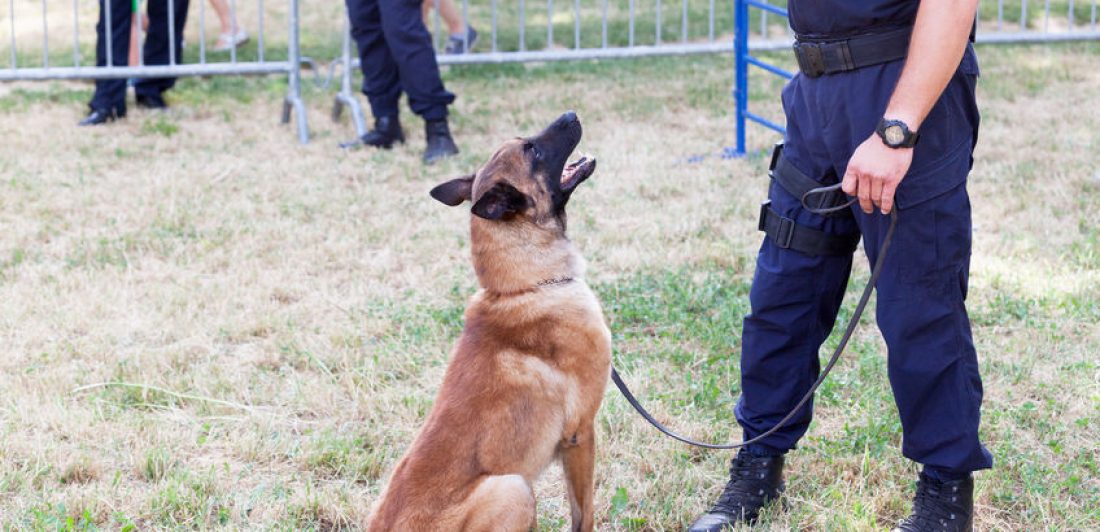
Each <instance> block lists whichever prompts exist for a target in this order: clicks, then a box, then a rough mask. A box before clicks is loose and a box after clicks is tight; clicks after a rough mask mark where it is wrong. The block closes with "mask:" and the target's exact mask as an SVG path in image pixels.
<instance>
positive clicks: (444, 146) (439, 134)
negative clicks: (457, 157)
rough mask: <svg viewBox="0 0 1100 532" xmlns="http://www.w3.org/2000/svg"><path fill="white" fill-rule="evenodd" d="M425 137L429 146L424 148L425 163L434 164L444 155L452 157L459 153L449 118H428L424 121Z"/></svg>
mask: <svg viewBox="0 0 1100 532" xmlns="http://www.w3.org/2000/svg"><path fill="white" fill-rule="evenodd" d="M424 137H425V138H426V139H427V145H428V147H426V148H424V163H426V164H432V163H434V162H436V161H438V160H440V159H443V158H444V157H450V156H452V155H454V154H456V153H458V146H455V141H454V139H452V138H451V130H450V128H448V127H447V119H446V118H444V119H443V120H428V121H426V122H424Z"/></svg>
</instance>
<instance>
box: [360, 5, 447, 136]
mask: <svg viewBox="0 0 1100 532" xmlns="http://www.w3.org/2000/svg"><path fill="white" fill-rule="evenodd" d="M378 6H379V8H380V10H381V21H382V33H383V34H384V35H385V43H386V46H387V47H388V48H389V51H390V53H391V54H392V60H393V64H394V65H396V71H397V75H398V76H399V78H400V87H401V88H402V89H403V90H404V91H405V93H406V94H407V95H408V97H409V107H411V108H412V110H413V112H414V113H416V114H418V115H420V116H422V117H423V118H424V119H425V120H429V121H430V120H442V119H445V118H446V117H447V105H449V104H450V103H451V102H453V101H454V99H455V96H454V94H452V93H450V92H448V91H447V89H446V88H444V86H443V80H442V78H441V77H440V75H439V65H438V64H437V63H436V60H435V51H434V50H433V49H432V40H431V34H430V33H428V28H427V27H426V26H424V21H423V20H422V19H421V17H420V8H419V6H420V3H419V2H417V1H410V0H394V1H392V2H379V3H378ZM372 105H373V104H372Z"/></svg>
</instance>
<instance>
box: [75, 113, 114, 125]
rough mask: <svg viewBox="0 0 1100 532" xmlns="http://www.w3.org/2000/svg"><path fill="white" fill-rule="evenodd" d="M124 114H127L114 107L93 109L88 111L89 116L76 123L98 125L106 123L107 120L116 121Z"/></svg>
mask: <svg viewBox="0 0 1100 532" xmlns="http://www.w3.org/2000/svg"><path fill="white" fill-rule="evenodd" d="M124 116H126V113H125V112H121V113H120V112H118V111H116V110H114V109H92V110H91V112H89V113H88V116H86V117H84V119H83V120H81V121H80V122H77V124H76V125H78V126H98V125H101V124H106V123H107V122H114V121H115V120H118V119H119V118H122V117H124Z"/></svg>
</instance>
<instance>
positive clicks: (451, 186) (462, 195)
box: [429, 174, 474, 207]
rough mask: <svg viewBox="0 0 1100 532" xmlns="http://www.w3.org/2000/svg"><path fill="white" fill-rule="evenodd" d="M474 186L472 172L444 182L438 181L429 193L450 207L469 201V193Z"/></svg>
mask: <svg viewBox="0 0 1100 532" xmlns="http://www.w3.org/2000/svg"><path fill="white" fill-rule="evenodd" d="M473 186H474V174H470V175H467V176H462V177H460V178H458V179H452V180H450V181H447V182H446V183H440V184H438V185H436V186H435V188H433V189H432V191H431V192H429V194H431V195H432V197H433V198H435V199H436V200H438V201H439V202H440V203H442V204H444V205H450V206H451V207H454V206H457V205H460V204H461V203H462V202H464V201H469V199H470V193H471V190H472V189H473Z"/></svg>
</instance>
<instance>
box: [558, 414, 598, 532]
mask: <svg viewBox="0 0 1100 532" xmlns="http://www.w3.org/2000/svg"><path fill="white" fill-rule="evenodd" d="M595 462H596V431H594V430H592V428H591V427H588V428H584V429H581V430H579V431H578V432H577V434H576V435H575V436H574V437H573V439H572V440H570V441H568V442H567V443H565V444H564V445H563V447H562V450H561V465H562V469H563V470H564V471H565V487H566V491H567V493H568V495H569V508H570V511H571V514H572V517H573V527H572V529H571V530H573V532H591V530H592V527H593V519H594V517H593V503H594V500H593V499H594V498H595V494H594V493H593V490H594V488H595V475H594V470H595Z"/></svg>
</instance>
